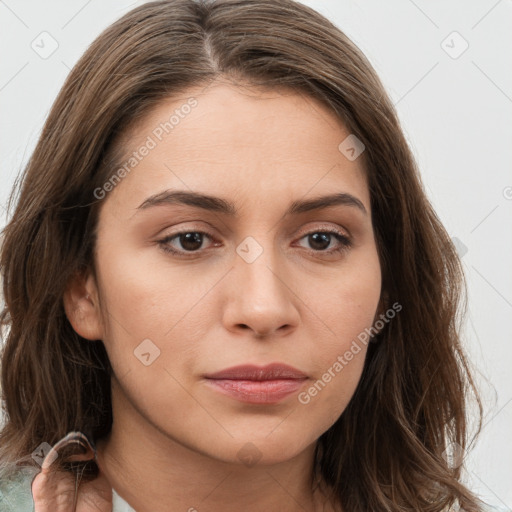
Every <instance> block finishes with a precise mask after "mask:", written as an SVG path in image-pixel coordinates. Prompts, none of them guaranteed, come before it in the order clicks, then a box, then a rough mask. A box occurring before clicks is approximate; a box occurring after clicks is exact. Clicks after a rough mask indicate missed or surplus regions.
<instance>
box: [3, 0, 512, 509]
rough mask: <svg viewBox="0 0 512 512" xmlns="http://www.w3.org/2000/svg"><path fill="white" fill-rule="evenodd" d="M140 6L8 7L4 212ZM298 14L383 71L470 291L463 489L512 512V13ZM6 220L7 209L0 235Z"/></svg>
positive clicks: (505, 5) (57, 1)
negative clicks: (470, 392) (74, 90)
mask: <svg viewBox="0 0 512 512" xmlns="http://www.w3.org/2000/svg"><path fill="white" fill-rule="evenodd" d="M141 3H143V2H130V0H126V1H122V0H112V1H110V2H108V3H107V2H100V1H99V0H89V1H87V0H82V1H78V0H73V1H70V0H67V1H64V0H52V1H46V2H40V1H36V0H30V1H23V2H22V1H20V0H0V51H1V57H2V60H1V66H0V108H1V113H2V115H1V118H0V155H1V158H0V205H4V204H5V201H6V199H7V196H8V192H9V190H10V188H11V185H12V183H13V180H14V178H15V176H16V174H17V173H18V172H19V170H20V169H21V168H22V167H23V165H24V163H26V161H27V159H28V157H29V155H30V153H31V151H32V149H33V147H34V145H35V143H36V140H37V138H38V135H39V133H40V130H41V128H42V125H43V122H44V120H45V117H46V116H47V114H48V112H49V109H50V107H51V104H52V102H53V101H54V99H55V97H56V95H57V92H58V91H59V89H60V87H61V85H62V83H63V81H64V79H65V77H66V75H67V74H68V72H69V70H70V69H71V67H72V66H73V65H74V64H75V62H76V60H77V59H78V57H79V56H80V55H81V54H82V53H83V52H84V51H85V49H86V48H87V46H88V45H89V44H90V43H91V42H92V40H93V39H94V38H95V37H96V36H97V35H98V34H99V33H100V31H101V30H103V29H104V28H105V27H106V26H107V25H109V24H110V23H111V22H113V21H114V20H115V19H117V18H119V17H120V16H121V15H123V14H124V13H125V12H127V11H128V10H130V9H131V8H133V7H135V6H136V5H140V4H141ZM304 3H305V4H307V5H310V6H311V7H313V8H315V9H317V10H318V11H320V12H321V13H323V14H324V15H326V16H327V17H328V18H329V19H331V20H332V21H333V22H334V23H335V24H337V25H338V26H339V27H340V28H341V29H342V30H344V31H345V32H346V34H347V35H348V36H349V37H351V38H352V39H353V40H354V42H355V43H356V44H357V45H358V46H359V47H360V48H361V49H362V50H363V52H364V53H365V54H366V56H367V57H368V58H369V60H370V62H371V63H372V64H373V65H374V67H375V68H376V70H377V72H378V73H379V75H380V77H381V79H382V81H383V82H384V85H385V86H386V88H387V90H388V91H389V94H390V96H391V98H392V99H393V101H394V103H395V104H396V106H397V109H398V113H399V116H400V119H401V122H402V126H403V129H404V131H405V133H406V135H407V138H408V140H409V142H410V144H411V147H412V149H413V151H414V154H415V156H416V158H417V160H418V162H419V164H420V168H421V172H422V177H423V180H424V184H425V187H426V190H427V193H428V196H429V198H430V199H431V201H432V202H433V204H434V207H435V208H436V209H437V212H438V214H439V216H440V218H441V220H442V221H443V222H444V224H445V226H446V228H447V230H448V232H449V233H450V235H451V236H452V237H456V238H457V239H458V241H457V244H458V247H459V248H460V254H461V255H462V256H463V260H462V261H463V264H464V267H465V270H466V274H467V278H468V283H469V297H468V301H469V314H468V317H467V322H466V333H465V334H466V340H465V343H466V347H467V350H468V351H469V352H470V356H471V358H472V361H473V364H474V365H475V366H476V368H477V378H478V381H479V384H480V386H481V389H482V393H483V397H484V399H485V403H486V419H485V426H484V429H483V432H482V435H481V437H480V439H479V441H478V442H477V444H476V447H475V449H474V450H473V451H472V452H471V453H469V454H467V457H466V460H467V464H468V470H467V472H466V480H467V481H468V483H469V485H470V487H471V488H472V489H473V490H474V491H476V492H477V493H479V494H481V495H482V496H483V497H484V498H485V499H486V500H488V501H489V502H490V503H491V504H494V505H495V506H498V507H500V508H502V509H503V510H506V509H511V508H512V486H511V485H510V484H511V482H512V443H511V441H510V435H511V432H512V429H511V427H512V386H511V380H512V377H511V368H512V365H511V363H512V343H511V342H512V336H511V334H512V267H511V264H510V263H511V261H512V259H511V255H512V229H511V228H512V222H511V221H512V215H511V214H512V171H511V163H512V122H511V121H512V117H511V114H512V66H511V64H512V59H511V55H512V2H511V0H499V1H496V0H482V1H477V0H472V1H464V0H457V1H450V2H446V1H445V2H441V1H439V0H437V1H426V0H415V1H413V0H392V1H387V2H382V1H379V0H365V1H361V2H356V1H355V0H350V1H349V0H307V1H305V2H304ZM44 31H46V32H48V33H49V34H51V37H52V38H54V39H55V40H56V41H57V43H58V48H57V49H56V50H55V52H54V53H53V54H52V55H50V56H49V57H47V58H42V57H41V56H40V55H39V54H38V53H36V51H34V50H33V49H32V47H31V45H32V44H34V45H36V44H39V47H40V48H41V51H42V46H43V44H44V48H46V50H48V49H50V48H51V46H50V44H51V40H50V39H48V36H40V34H41V33H42V32H44ZM454 31H456V32H458V34H460V36H458V35H453V34H452V33H453V32H454ZM43 37H46V38H47V39H46V40H45V41H44V42H41V38H43ZM443 41H444V43H443ZM464 41H466V42H467V44H468V45H469V46H468V48H467V50H465V51H464V52H463V53H461V51H462V50H463V49H464V46H465V44H466V43H465V42H464ZM449 53H451V55H450V54H449ZM459 53H460V55H459ZM454 57H456V58H454ZM5 219H6V217H5V210H4V208H3V207H1V206H0V225H1V226H3V225H4V223H5Z"/></svg>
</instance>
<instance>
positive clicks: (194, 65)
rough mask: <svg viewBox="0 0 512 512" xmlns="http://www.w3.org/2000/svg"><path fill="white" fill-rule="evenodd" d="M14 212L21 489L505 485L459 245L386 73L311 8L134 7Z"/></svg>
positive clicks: (12, 420)
mask: <svg viewBox="0 0 512 512" xmlns="http://www.w3.org/2000/svg"><path fill="white" fill-rule="evenodd" d="M4 237H5V238H4V243H3V247H2V259H1V264H2V275H3V279H4V294H5V302H6V308H5V310H4V312H3V315H2V320H3V324H4V325H5V326H6V327H8V332H7V334H6V343H5V349H4V351H3V357H2V392H3V399H4V404H5V412H6V418H7V420H6V423H5V425H4V428H3V430H2V432H1V434H0V460H1V461H2V463H3V467H4V469H3V474H4V476H3V488H4V499H5V500H7V501H8V502H9V503H11V506H13V507H15V508H14V510H25V508H23V507H27V508H26V509H27V510H32V508H31V507H32V505H33V504H35V510H36V512H44V511H46V510H52V511H55V510H57V511H59V512H60V511H66V512H67V511H68V510H75V509H76V510H79V511H88V510H100V511H110V510H111V509H112V507H114V510H116V511H117V510H124V509H127V510H129V509H134V510H137V511H145V510H151V511H160V510H162V511H163V510H166V511H167V510H188V511H194V510H197V511H203V510H208V511H217V510H223V511H226V510H235V509H236V510H244V511H249V512H251V511H254V510H261V509H263V508H264V509H266V510H280V511H296V510H308V511H317V510H330V511H334V510H336V511H339V510H343V511H345V512H348V511H350V512H355V511H368V510H372V511H379V510H386V511H398V510H404V508H407V509H409V510H421V511H427V510H428V511H432V512H434V511H442V510H443V511H444V510H448V509H450V507H461V508H462V509H464V510H466V511H479V510H484V505H483V504H482V503H481V502H480V501H479V500H478V498H477V497H476V496H474V495H473V494H472V493H471V491H470V490H469V489H467V488H466V487H465V486H464V485H463V484H462V483H461V481H460V478H461V468H462V467H463V465H462V462H463V460H462V459H463V456H464V453H465V452H464V450H465V449H466V447H467V446H468V432H467V428H466V427H467V411H466V405H467V400H468V399H469V398H470V396H469V391H472V392H473V395H474V397H475V398H476V402H477V404H478V406H479V410H480V416H481V404H480V401H479V399H478V395H477V394H476V390H475V387H474V384H473V380H472V377H471V374H470V372H469V368H468V363H467V362H466V359H465V357H464V353H463V350H462V348H461V344H460V339H459V330H458V329H459V327H458V324H457V314H458V312H459V307H460V302H461V291H462V286H463V284H464V276H463V273H462V269H461V266H460V263H459V260H458V258H457V254H456V251H455V248H454V246H453V244H452V242H451V240H450V238H449V236H448V235H447V233H446V231H445V229H444V227H443V226H442V224H441V222H440V221H439V219H438V217H437V216H436V214H435V212H434V211H433V209H432V206H431V205H430V203H429V202H428V200H427V198H426V196H425V193H424V190H423V188H422V185H421V180H420V177H419V173H418V170H417V168H416V164H415V162H414V159H413V157H412V155H411V152H410V149H409V147H408V145H407V143H406V141H405V138H404V136H403V134H402V132H401V129H400V125H399V121H398V119H397V115H396V112H395V111H394V108H393V106H392V103H391V102H390V100H389V98H388V96H387V94H386V92H385V91H384V89H383V86H382V84H381V82H380V81H379V79H378V77H377V76H376V74H375V71H374V70H373V69H372V67H371V65H370V64H369V62H368V61H367V59H366V58H365V57H364V56H363V55H362V53H361V52H360V51H359V50H358V48H357V47H355V45H354V44H353V43H352V42H351V41H350V40H349V39H348V38H347V37H346V36H345V35H344V34H343V33H342V32H341V31H340V30H339V29H338V28H337V27H335V26H334V25H332V24H331V23H330V22H329V21H328V20H326V19H325V18H323V17H322V16H320V15H319V14H318V13H316V12H315V11H313V10H312V9H310V8H307V7H305V6H303V5H301V4H299V3H296V2H294V1H292V0H281V1H279V2H275V1H274V0H219V1H213V2H205V1H202V2H200V1H193V0H173V1H158V2H151V3H147V4H145V5H143V6H141V7H138V8H136V9H134V10H133V11H131V12H129V13H128V14H126V15H125V16H123V17H122V18H121V19H120V20H119V21H117V22H116V23H114V24H113V25H112V26H110V27H109V28H108V29H107V30H106V31H105V32H104V33H103V34H101V35H100V36H99V37H98V39H97V40H96V41H94V43H93V44H92V45H91V47H90V48H89V49H88V50H87V52H86V53H85V54H84V56H83V57H82V58H81V60H80V61H79V62H78V63H77V65H76V66H75V68H74V69H73V71H72V72H71V73H70V76H69V77H68V79H67V81H66V83H65V84H64V86H63V88H62V90H61V92H60V94H59V96H58V98H57V100H56V102H55V104H54V106H53V108H52V110H51V112H50V115H49V117H48V120H47V122H46V125H45V127H44V130H43V133H42V135H41V138H40V140H39V143H38V145H37V147H36V149H35V151H34V153H33V155H32V158H31V160H30V162H29V163H28V165H27V168H26V169H25V173H24V176H23V180H22V185H21V191H20V195H19V199H18V201H17V204H16V208H15V210H14V213H13V216H12V219H11V221H10V222H9V224H8V225H7V227H6V228H5V230H4ZM6 331H7V329H6ZM16 499H20V503H21V501H22V500H25V504H20V505H13V503H14V501H15V500H16ZM32 500H33V503H32ZM16 507H17V508H16ZM121 507H124V509H123V508H121Z"/></svg>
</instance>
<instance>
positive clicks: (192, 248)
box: [158, 231, 213, 257]
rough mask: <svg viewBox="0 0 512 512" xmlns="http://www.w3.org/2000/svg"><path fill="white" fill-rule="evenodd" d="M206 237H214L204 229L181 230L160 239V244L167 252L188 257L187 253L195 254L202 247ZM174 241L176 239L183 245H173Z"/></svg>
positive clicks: (176, 241)
mask: <svg viewBox="0 0 512 512" xmlns="http://www.w3.org/2000/svg"><path fill="white" fill-rule="evenodd" d="M204 237H207V238H209V239H210V240H213V237H211V236H210V235H209V234H208V233H205V232H204V231H180V232H179V233H174V234H173V235H169V236H166V237H165V238H162V239H161V240H158V245H159V246H160V247H161V248H162V250H164V251H165V252H169V253H171V254H175V255H177V256H185V257H186V256H187V254H186V253H192V254H193V253H196V252H199V251H200V250H201V249H202V245H203V241H204ZM172 241H175V244H176V245H179V246H181V247H178V248H176V245H174V246H173V245H171V242H172Z"/></svg>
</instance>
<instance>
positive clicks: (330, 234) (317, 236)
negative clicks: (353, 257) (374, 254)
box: [301, 231, 352, 254]
mask: <svg viewBox="0 0 512 512" xmlns="http://www.w3.org/2000/svg"><path fill="white" fill-rule="evenodd" d="M302 239H307V241H308V243H309V245H310V247H311V249H312V250H313V251H314V252H324V253H326V254H333V253H337V252H342V251H345V250H347V249H348V248H350V247H351V246H352V242H351V241H350V239H349V238H348V237H347V236H345V235H343V234H341V233H339V232H338V231H312V232H310V233H308V234H306V235H304V236H303V237H302V238H301V240H302ZM331 243H333V244H334V245H335V246H334V248H329V246H330V245H331ZM336 243H337V246H336Z"/></svg>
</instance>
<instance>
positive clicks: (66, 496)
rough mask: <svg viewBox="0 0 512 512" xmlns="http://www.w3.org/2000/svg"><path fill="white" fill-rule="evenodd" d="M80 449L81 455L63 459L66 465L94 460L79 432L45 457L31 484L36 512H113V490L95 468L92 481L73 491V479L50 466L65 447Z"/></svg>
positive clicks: (66, 473)
mask: <svg viewBox="0 0 512 512" xmlns="http://www.w3.org/2000/svg"><path fill="white" fill-rule="evenodd" d="M70 446H72V447H73V448H75V449H76V447H77V446H78V447H79V448H81V450H82V453H80V454H75V455H71V456H67V457H65V461H69V462H73V461H87V460H94V457H95V453H94V449H93V448H92V446H91V445H90V443H89V442H88V440H87V438H86V437H85V436H84V435H83V434H81V433H80V432H71V433H70V434H68V435H67V436H66V437H64V438H63V439H61V440H60V441H59V442H58V443H57V444H56V445H55V446H54V447H53V448H52V449H51V450H50V452H48V454H47V455H46V457H45V459H44V460H43V463H42V468H41V472H40V473H38V474H37V475H36V477H35V478H34V480H33V481H32V497H33V499H34V505H35V512H112V487H111V486H110V484H109V482H108V480H107V479H106V477H105V476H104V475H103V474H102V473H101V470H100V469H99V468H98V471H99V473H98V476H97V477H96V478H95V479H94V480H90V481H82V482H81V483H80V484H79V485H78V489H76V486H77V482H76V477H75V475H74V474H73V473H71V472H70V471H63V470H60V469H56V466H57V464H53V463H54V461H55V460H56V459H57V458H59V457H60V458H61V460H62V456H61V454H60V453H58V451H59V450H61V451H62V449H63V448H64V447H67V448H69V447H70Z"/></svg>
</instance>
